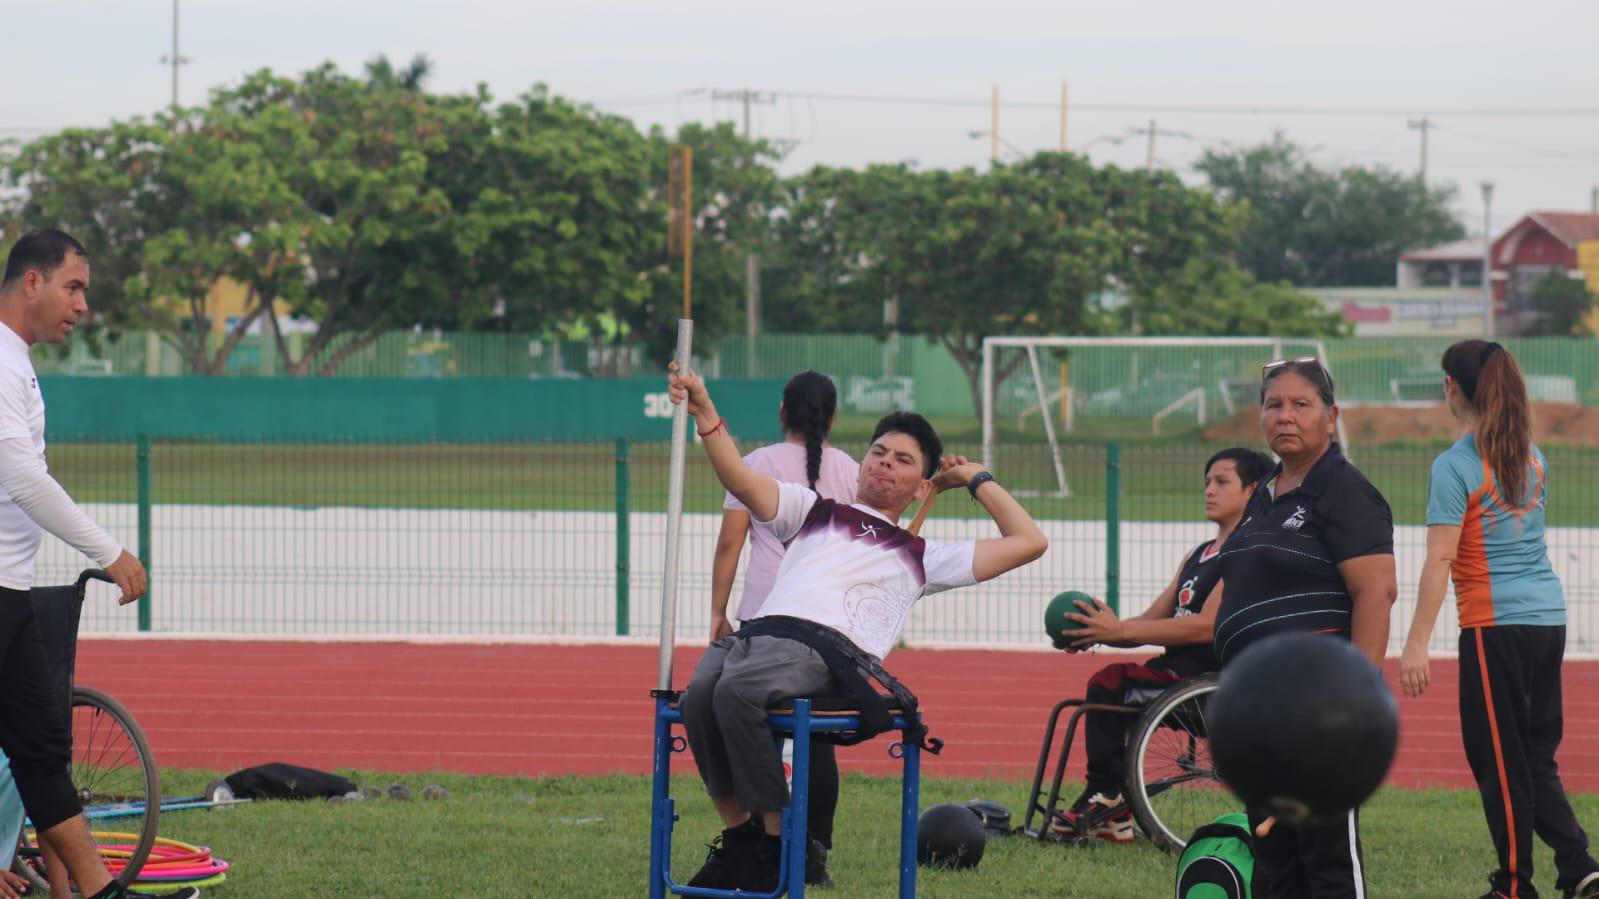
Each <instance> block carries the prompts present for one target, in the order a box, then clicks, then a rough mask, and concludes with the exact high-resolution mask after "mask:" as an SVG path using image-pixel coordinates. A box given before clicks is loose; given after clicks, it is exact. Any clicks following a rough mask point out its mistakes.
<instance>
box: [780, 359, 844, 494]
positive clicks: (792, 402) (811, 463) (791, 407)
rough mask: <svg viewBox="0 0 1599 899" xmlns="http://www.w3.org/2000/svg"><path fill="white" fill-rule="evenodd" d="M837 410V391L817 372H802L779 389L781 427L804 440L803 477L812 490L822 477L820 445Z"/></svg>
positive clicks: (827, 379)
mask: <svg viewBox="0 0 1599 899" xmlns="http://www.w3.org/2000/svg"><path fill="white" fill-rule="evenodd" d="M837 407H838V388H836V387H834V386H833V382H832V380H831V379H830V378H828V377H827V376H826V375H824V374H821V373H820V372H815V371H809V370H807V371H802V372H800V373H799V374H797V375H795V376H794V377H792V378H790V379H789V381H788V385H787V386H785V387H784V388H783V423H784V425H785V426H786V427H787V429H788V431H789V433H791V434H796V435H798V436H800V437H803V438H805V476H806V477H807V478H808V479H809V481H810V487H811V489H812V490H815V489H816V482H817V480H818V479H820V478H821V476H822V441H824V440H826V439H827V432H828V431H829V430H831V428H832V424H833V412H834V410H835V409H837Z"/></svg>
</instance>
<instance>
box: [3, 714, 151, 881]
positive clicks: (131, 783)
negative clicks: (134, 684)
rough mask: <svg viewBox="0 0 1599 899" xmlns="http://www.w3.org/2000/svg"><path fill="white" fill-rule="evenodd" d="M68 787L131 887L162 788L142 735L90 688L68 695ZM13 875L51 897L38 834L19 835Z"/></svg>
mask: <svg viewBox="0 0 1599 899" xmlns="http://www.w3.org/2000/svg"><path fill="white" fill-rule="evenodd" d="M72 783H73V785H75V786H76V787H77V788H78V799H79V801H80V802H82V803H83V808H84V813H85V814H86V815H88V818H89V830H91V831H93V832H94V834H95V839H96V841H97V842H99V843H100V852H101V854H102V855H103V856H104V857H105V858H106V860H107V863H108V864H109V865H110V867H111V869H112V874H113V875H115V877H116V880H117V882H118V883H122V884H129V883H132V882H133V880H134V878H135V877H137V876H138V874H139V869H140V868H142V867H143V866H144V863H145V860H146V859H148V858H149V857H150V850H151V849H152V848H153V847H154V846H155V837H156V822H157V818H158V817H159V815H160V811H161V787H160V779H159V775H158V773H157V771H156V766H155V756H154V754H152V753H151V751H150V744H149V742H148V741H147V740H145V738H144V731H142V730H140V729H139V723H138V722H137V721H135V720H134V719H133V716H132V715H131V714H129V713H128V710H127V709H125V708H123V707H122V704H121V703H119V702H117V701H116V700H115V699H112V698H111V697H110V696H107V695H106V694H104V693H101V692H100V691H99V690H94V689H91V688H89V687H74V688H73V690H72ZM13 867H14V870H16V871H17V873H19V874H21V875H22V876H23V877H24V878H26V879H27V880H28V881H30V882H31V883H32V884H33V885H34V886H35V887H37V888H39V889H42V890H43V894H44V895H49V891H50V887H49V883H48V882H47V881H46V879H45V872H44V860H43V857H42V856H41V854H40V851H39V846H38V841H37V837H36V835H35V834H34V833H33V831H32V830H31V828H30V829H28V830H25V831H24V832H23V834H22V844H21V846H20V848H19V849H18V852H17V859H16V862H15V864H14V866H13Z"/></svg>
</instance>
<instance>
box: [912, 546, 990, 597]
mask: <svg viewBox="0 0 1599 899" xmlns="http://www.w3.org/2000/svg"><path fill="white" fill-rule="evenodd" d="M976 553H977V543H976V542H975V541H972V540H962V541H960V542H958V543H935V542H933V541H931V540H928V541H926V542H925V548H924V549H923V550H922V572H923V573H924V574H926V575H927V586H926V587H925V588H924V589H923V590H922V592H923V593H924V594H931V593H942V592H943V591H945V590H953V589H955V588H956V587H970V586H971V585H973V584H975V583H977V578H976V577H975V576H973V574H972V559H973V558H974V556H975V555H976Z"/></svg>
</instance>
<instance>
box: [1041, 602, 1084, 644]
mask: <svg viewBox="0 0 1599 899" xmlns="http://www.w3.org/2000/svg"><path fill="white" fill-rule="evenodd" d="M1079 599H1080V600H1082V601H1083V602H1086V603H1088V604H1089V606H1093V604H1094V598H1093V597H1092V596H1089V595H1088V594H1087V593H1084V592H1083V591H1081V590H1067V591H1066V592H1065V593H1062V594H1060V595H1059V596H1056V597H1055V598H1054V599H1052V600H1050V601H1049V606H1048V607H1047V608H1045V609H1044V633H1046V634H1049V639H1050V642H1052V643H1054V644H1055V648H1056V649H1065V648H1066V647H1068V646H1070V645H1071V644H1072V640H1073V638H1072V637H1070V636H1068V635H1069V634H1070V633H1071V632H1072V631H1079V630H1082V629H1083V625H1082V623H1081V622H1077V621H1073V620H1072V619H1070V618H1067V617H1066V613H1067V612H1077V613H1079V614H1081V613H1082V611H1083V610H1082V609H1080V608H1078V607H1077V600H1079Z"/></svg>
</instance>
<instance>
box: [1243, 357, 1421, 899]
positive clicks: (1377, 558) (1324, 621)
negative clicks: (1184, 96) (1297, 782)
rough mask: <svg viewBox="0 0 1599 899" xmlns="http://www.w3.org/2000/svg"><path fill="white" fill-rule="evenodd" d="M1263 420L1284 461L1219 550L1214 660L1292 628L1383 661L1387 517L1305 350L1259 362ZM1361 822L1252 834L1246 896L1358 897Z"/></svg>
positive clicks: (1390, 558) (1321, 371)
mask: <svg viewBox="0 0 1599 899" xmlns="http://www.w3.org/2000/svg"><path fill="white" fill-rule="evenodd" d="M1260 425H1261V431H1262V432H1263V434H1264V436H1265V438H1266V442H1267V443H1268V444H1269V445H1270V446H1271V448H1272V451H1273V452H1275V453H1276V454H1277V455H1278V457H1280V458H1281V459H1282V463H1281V464H1280V465H1278V466H1277V468H1276V469H1275V470H1274V471H1273V472H1272V473H1271V474H1269V475H1267V477H1266V479H1265V480H1264V481H1263V482H1262V483H1261V484H1260V485H1259V486H1258V487H1257V488H1256V489H1255V495H1254V496H1253V497H1251V499H1250V502H1249V505H1248V506H1247V507H1246V508H1245V509H1244V520H1243V523H1242V524H1240V525H1239V526H1238V529H1237V530H1236V531H1234V532H1233V535H1232V537H1231V538H1230V539H1229V540H1228V541H1227V545H1226V546H1225V547H1224V548H1223V550H1222V559H1221V577H1222V588H1221V607H1220V609H1218V611H1217V615H1216V633H1215V640H1216V653H1217V655H1218V657H1219V658H1220V659H1221V663H1222V666H1223V667H1224V668H1225V667H1226V665H1227V664H1228V662H1229V661H1230V660H1232V659H1235V658H1237V657H1238V654H1239V653H1240V652H1242V651H1243V650H1244V649H1245V648H1247V647H1248V646H1251V645H1253V644H1255V643H1257V642H1259V641H1260V640H1262V639H1264V638H1266V637H1269V636H1271V635H1273V634H1280V633H1289V632H1294V633H1307V632H1308V633H1314V634H1328V635H1331V636H1332V637H1334V638H1336V639H1345V640H1352V641H1353V642H1354V644H1355V647H1356V648H1357V649H1359V650H1360V651H1361V652H1363V653H1365V654H1366V655H1367V656H1368V657H1370V658H1371V660H1372V661H1373V662H1374V663H1377V664H1379V665H1380V664H1381V663H1382V659H1383V655H1384V654H1385V652H1386V650H1387V648H1388V613H1389V608H1390V606H1391V604H1392V603H1393V600H1394V597H1395V596H1396V595H1397V593H1398V587H1397V581H1396V578H1395V574H1394V526H1393V514H1392V513H1391V512H1390V511H1389V508H1388V502H1387V500H1385V499H1383V497H1382V494H1381V493H1378V492H1377V488H1375V487H1373V486H1372V485H1371V482H1370V481H1368V480H1366V477H1365V475H1362V474H1361V473H1360V471H1359V470H1358V469H1356V468H1355V466H1354V465H1353V464H1352V463H1350V461H1349V460H1348V459H1346V458H1344V455H1343V453H1342V451H1340V449H1339V447H1338V443H1337V441H1336V440H1335V439H1334V436H1335V435H1336V434H1337V426H1338V407H1337V406H1336V405H1335V399H1334V396H1333V382H1332V377H1331V376H1330V375H1329V374H1328V373H1327V370H1326V368H1324V367H1323V366H1322V364H1321V363H1320V362H1319V361H1318V360H1316V359H1314V358H1311V357H1304V358H1300V359H1294V360H1284V361H1278V362H1272V363H1270V364H1268V365H1267V366H1266V367H1265V369H1264V370H1263V372H1262V380H1261V388H1260ZM1283 674H1284V676H1289V677H1291V676H1293V672H1291V671H1285V672H1283ZM1250 818H1251V821H1252V822H1253V823H1254V824H1257V825H1258V824H1259V823H1260V821H1261V820H1263V819H1264V818H1265V813H1264V812H1261V811H1259V810H1255V809H1251V810H1250ZM1358 827H1359V824H1358V818H1357V815H1356V813H1355V812H1354V811H1351V812H1350V813H1349V817H1348V820H1346V821H1339V822H1338V823H1337V824H1336V825H1333V826H1328V827H1303V828H1295V827H1288V826H1284V825H1281V824H1278V825H1277V826H1275V827H1274V828H1272V829H1271V830H1270V832H1269V833H1268V834H1267V835H1266V836H1265V837H1260V838H1257V839H1256V841H1255V859H1256V861H1255V891H1254V895H1255V896H1257V897H1259V896H1268V897H1272V899H1298V897H1315V899H1323V897H1335V896H1336V897H1364V896H1365V895H1366V887H1365V874H1364V871H1363V864H1362V861H1361V852H1360V834H1359V830H1358Z"/></svg>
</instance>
